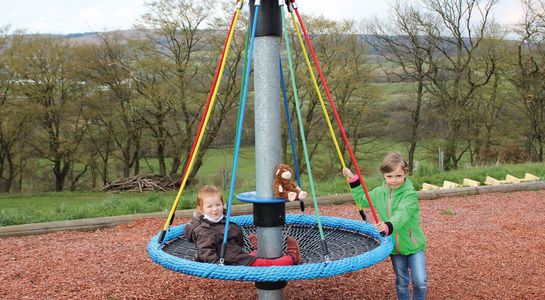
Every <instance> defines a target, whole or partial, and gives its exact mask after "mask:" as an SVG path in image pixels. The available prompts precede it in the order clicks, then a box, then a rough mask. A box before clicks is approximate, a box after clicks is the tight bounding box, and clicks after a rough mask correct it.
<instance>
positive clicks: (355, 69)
mask: <svg viewBox="0 0 545 300" xmlns="http://www.w3.org/2000/svg"><path fill="white" fill-rule="evenodd" d="M305 23H306V26H307V28H308V29H309V36H310V37H311V40H312V44H313V47H314V49H315V52H316V55H317V57H318V61H319V63H320V66H321V68H322V71H323V74H324V76H325V78H326V80H327V84H328V87H329V89H330V92H331V95H332V98H333V101H334V103H335V106H336V108H337V112H338V113H339V115H340V116H341V118H342V119H341V121H342V122H343V126H344V127H345V132H346V133H347V136H349V137H350V143H351V146H352V148H353V150H354V152H357V151H358V146H359V145H361V143H362V141H363V138H364V137H369V136H371V135H372V134H371V132H370V130H369V129H370V126H369V125H370V124H372V115H371V114H370V113H369V106H370V102H371V99H373V98H376V95H377V91H376V90H375V89H373V88H372V87H370V85H369V84H368V83H369V81H370V79H371V76H372V73H373V69H372V68H371V66H370V65H369V64H368V63H367V62H368V61H367V58H366V55H365V54H366V53H367V48H366V45H365V43H364V42H363V41H362V40H361V39H360V37H359V35H357V34H356V29H357V28H356V24H355V23H354V22H353V21H344V22H336V21H333V20H329V19H326V18H324V17H318V18H312V17H311V18H309V17H305ZM291 36H292V39H291V44H292V49H293V53H292V56H293V57H292V58H293V62H294V65H295V72H296V78H297V79H296V80H297V88H298V95H299V99H300V107H299V109H300V110H301V113H302V118H303V120H302V121H303V127H304V129H305V131H306V132H305V135H306V138H307V142H308V146H309V147H308V150H309V153H308V154H309V157H310V158H311V159H312V158H313V157H314V155H315V154H316V153H317V152H318V151H319V150H322V151H323V149H320V146H323V145H324V143H323V142H324V141H327V140H330V139H331V138H330V134H329V129H328V127H327V124H326V121H325V117H324V112H323V109H322V108H321V104H320V102H319V98H318V95H317V93H316V89H315V87H314V84H313V83H312V81H311V77H310V75H309V71H308V67H307V65H306V62H305V60H304V54H303V52H302V49H301V46H300V43H299V40H298V38H297V36H296V34H295V33H294V32H293V29H292V32H291ZM309 55H310V54H309ZM315 75H316V79H317V80H318V84H319V85H320V86H321V82H320V79H319V78H318V76H317V74H316V73H315ZM321 93H322V98H323V101H324V102H325V105H326V110H327V107H329V102H328V99H327V96H326V94H325V92H324V91H323V89H321ZM288 95H290V99H293V95H292V94H291V93H289V94H288ZM291 102H292V103H294V101H291ZM293 105H294V104H292V109H291V110H292V118H291V119H292V120H293V122H294V125H293V126H292V127H294V128H296V127H297V126H296V125H295V124H296V122H297V119H296V118H295V108H294V107H293ZM328 114H329V117H330V119H331V121H332V125H333V126H334V127H333V128H334V130H335V136H336V137H337V139H338V142H339V148H340V150H341V153H342V155H343V157H348V155H347V148H346V145H345V144H344V143H343V141H342V140H341V139H340V138H339V137H340V136H341V135H340V133H339V130H340V129H339V128H337V127H336V126H335V125H334V124H335V121H334V118H333V115H332V114H331V113H330V112H328ZM284 139H285V138H284ZM325 144H328V145H330V146H331V147H329V148H328V149H327V153H329V156H330V158H331V159H325V160H324V161H322V162H320V164H321V165H323V168H322V170H321V171H323V174H324V175H325V176H329V175H330V174H331V173H330V172H329V170H331V168H336V167H337V166H338V165H339V164H338V163H336V162H338V155H337V152H336V150H335V148H334V145H333V143H332V142H331V143H330V142H326V143H325ZM285 148H286V143H284V149H285ZM284 152H285V153H286V152H287V151H286V150H284ZM302 152H303V149H302V145H301V144H298V147H297V156H298V157H301V158H302V157H303V153H302ZM347 163H348V164H350V161H347ZM299 164H300V167H299V170H300V171H301V173H304V172H305V170H306V166H305V165H304V160H303V159H300V160H299ZM326 170H327V171H326ZM318 171H320V170H318ZM317 174H318V175H319V172H318V173H317Z"/></svg>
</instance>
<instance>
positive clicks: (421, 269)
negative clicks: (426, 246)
mask: <svg viewBox="0 0 545 300" xmlns="http://www.w3.org/2000/svg"><path fill="white" fill-rule="evenodd" d="M390 258H391V259H392V266H393V267H394V272H395V274H396V293H397V299H400V300H409V299H410V297H409V283H410V280H411V275H412V282H413V299H414V300H417V299H426V289H427V288H428V278H427V275H426V255H424V251H420V252H417V253H414V254H410V255H390ZM409 270H410V273H409Z"/></svg>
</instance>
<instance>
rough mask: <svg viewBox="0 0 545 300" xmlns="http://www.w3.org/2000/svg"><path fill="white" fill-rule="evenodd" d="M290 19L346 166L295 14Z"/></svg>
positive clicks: (342, 161) (334, 139)
mask: <svg viewBox="0 0 545 300" xmlns="http://www.w3.org/2000/svg"><path fill="white" fill-rule="evenodd" d="M291 19H292V22H293V26H294V27H295V32H297V37H298V38H299V43H300V44H301V49H302V50H303V55H304V56H305V62H306V63H307V67H308V71H309V73H310V77H311V78H312V83H313V84H314V89H315V90H316V93H317V94H318V99H320V106H321V107H322V111H323V112H324V116H325V119H326V122H327V127H328V128H329V133H330V134H331V138H332V139H333V144H335V149H336V150H337V155H338V156H339V160H340V161H341V165H342V167H343V168H346V164H345V162H344V158H343V155H342V152H341V148H340V147H339V142H337V138H336V137H335V131H334V130H333V126H332V125H331V119H330V118H329V114H328V112H327V109H326V107H325V102H324V98H323V97H322V93H321V92H320V88H319V87H318V82H317V81H316V76H315V75H314V71H313V70H312V65H311V64H310V59H309V57H308V53H307V50H306V48H305V43H304V42H303V37H302V36H301V31H300V30H299V25H297V21H296V20H295V16H294V15H293V13H291Z"/></svg>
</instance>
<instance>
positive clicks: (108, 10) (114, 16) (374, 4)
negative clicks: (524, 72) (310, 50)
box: [0, 0, 522, 34]
mask: <svg viewBox="0 0 545 300" xmlns="http://www.w3.org/2000/svg"><path fill="white" fill-rule="evenodd" d="M194 1H197V0H194ZM144 2H146V1H145V0H71V1H70V0H0V27H3V26H6V25H10V26H11V30H14V29H26V31H27V32H28V33H54V34H67V33H78V32H89V31H108V30H118V29H130V28H131V27H132V25H133V24H134V23H135V21H136V20H137V19H138V17H140V16H141V15H142V14H144V13H145V12H146V6H145V5H144ZM148 2H149V1H148ZM232 2H233V3H234V1H232ZM296 2H297V3H298V5H299V12H300V13H302V14H307V15H314V16H319V15H324V16H326V17H328V18H330V19H334V20H338V21H339V20H343V19H355V20H361V19H366V18H371V17H373V16H379V17H380V16H384V15H386V14H387V13H388V10H389V5H388V2H387V1H383V0H334V1H332V0H297V1H296ZM521 14H522V9H521V8H520V4H519V0H499V4H498V5H497V6H496V10H495V17H496V19H497V20H498V21H499V22H500V23H504V24H505V23H515V22H517V20H519V19H520V16H521Z"/></svg>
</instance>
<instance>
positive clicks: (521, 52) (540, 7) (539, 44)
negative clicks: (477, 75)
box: [512, 0, 545, 161]
mask: <svg viewBox="0 0 545 300" xmlns="http://www.w3.org/2000/svg"><path fill="white" fill-rule="evenodd" d="M522 3H523V8H524V20H523V22H522V23H521V24H519V25H518V26H517V33H518V34H519V35H520V37H521V38H520V41H519V43H518V46H517V50H516V57H517V61H516V66H517V68H516V72H515V74H514V75H515V76H513V79H512V82H513V85H515V87H516V89H517V91H518V96H519V99H520V104H521V107H522V109H523V112H524V114H525V117H526V120H527V122H528V123H527V125H526V126H525V127H524V128H525V130H524V135H525V136H526V152H527V155H528V157H529V159H531V160H532V161H543V158H544V153H543V152H544V147H545V68H544V67H543V66H544V64H545V1H543V0H523V1H522Z"/></svg>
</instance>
